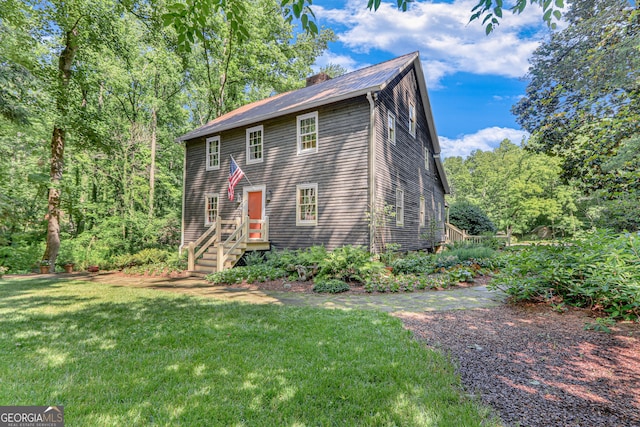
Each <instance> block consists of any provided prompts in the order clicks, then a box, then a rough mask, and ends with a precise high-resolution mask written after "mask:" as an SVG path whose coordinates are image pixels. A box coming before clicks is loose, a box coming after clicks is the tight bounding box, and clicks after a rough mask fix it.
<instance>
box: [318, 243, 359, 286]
mask: <svg viewBox="0 0 640 427" xmlns="http://www.w3.org/2000/svg"><path fill="white" fill-rule="evenodd" d="M370 262H371V254H370V253H369V252H368V251H367V250H366V249H364V248H362V247H360V246H342V247H340V248H337V249H335V250H334V251H332V252H330V253H327V254H326V256H325V257H324V259H323V260H322V261H321V262H320V271H319V273H318V277H319V278H333V279H339V280H343V281H355V282H363V281H364V279H363V278H362V272H363V269H366V268H370V267H371V264H370Z"/></svg>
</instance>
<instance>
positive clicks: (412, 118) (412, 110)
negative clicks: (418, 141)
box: [409, 102, 416, 136]
mask: <svg viewBox="0 0 640 427" xmlns="http://www.w3.org/2000/svg"><path fill="white" fill-rule="evenodd" d="M409 133H410V134H411V136H416V106H415V104H414V103H412V102H410V103H409Z"/></svg>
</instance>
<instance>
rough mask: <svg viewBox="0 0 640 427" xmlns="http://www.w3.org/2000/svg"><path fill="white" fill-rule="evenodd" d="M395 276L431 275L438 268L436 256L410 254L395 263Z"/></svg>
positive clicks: (419, 253)
mask: <svg viewBox="0 0 640 427" xmlns="http://www.w3.org/2000/svg"><path fill="white" fill-rule="evenodd" d="M391 267H393V272H394V273H395V274H430V273H432V272H433V271H434V270H435V268H436V263H435V256H434V255H431V254H428V253H425V252H410V253H408V254H407V255H406V256H404V257H402V258H398V259H396V260H395V261H393V263H391Z"/></svg>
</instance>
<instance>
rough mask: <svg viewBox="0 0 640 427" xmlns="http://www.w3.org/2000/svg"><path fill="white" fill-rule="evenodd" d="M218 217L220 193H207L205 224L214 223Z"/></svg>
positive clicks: (205, 196)
mask: <svg viewBox="0 0 640 427" xmlns="http://www.w3.org/2000/svg"><path fill="white" fill-rule="evenodd" d="M217 217H218V195H217V194H213V193H207V194H205V195H204V225H212V224H213V223H214V222H215V221H216V218H217Z"/></svg>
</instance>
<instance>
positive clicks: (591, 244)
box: [490, 231, 640, 319]
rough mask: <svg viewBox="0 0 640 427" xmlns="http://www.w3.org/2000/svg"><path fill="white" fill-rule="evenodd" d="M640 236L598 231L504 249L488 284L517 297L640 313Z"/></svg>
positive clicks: (624, 314) (617, 314)
mask: <svg viewBox="0 0 640 427" xmlns="http://www.w3.org/2000/svg"><path fill="white" fill-rule="evenodd" d="M639 254H640V236H638V235H637V234H620V235H615V234H611V233H609V232H606V231H599V232H596V233H593V234H591V235H588V236H586V237H585V238H582V239H576V240H574V241H572V242H570V243H567V244H558V245H544V246H543V245H541V246H530V247H526V248H524V249H522V250H520V251H512V252H508V253H506V254H505V255H504V257H505V259H506V266H505V267H504V268H503V269H502V271H501V272H500V273H499V274H497V275H496V276H495V278H494V280H493V281H492V282H491V284H490V287H492V288H497V289H501V290H503V291H504V292H506V293H507V294H508V295H510V296H511V297H512V299H513V300H515V301H522V300H547V301H550V300H552V299H553V300H555V301H558V299H560V300H561V301H562V302H564V303H566V304H569V305H574V306H578V307H588V308H592V309H601V310H603V311H604V312H606V313H607V314H608V316H610V317H612V318H621V319H638V318H640V255H639Z"/></svg>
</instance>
